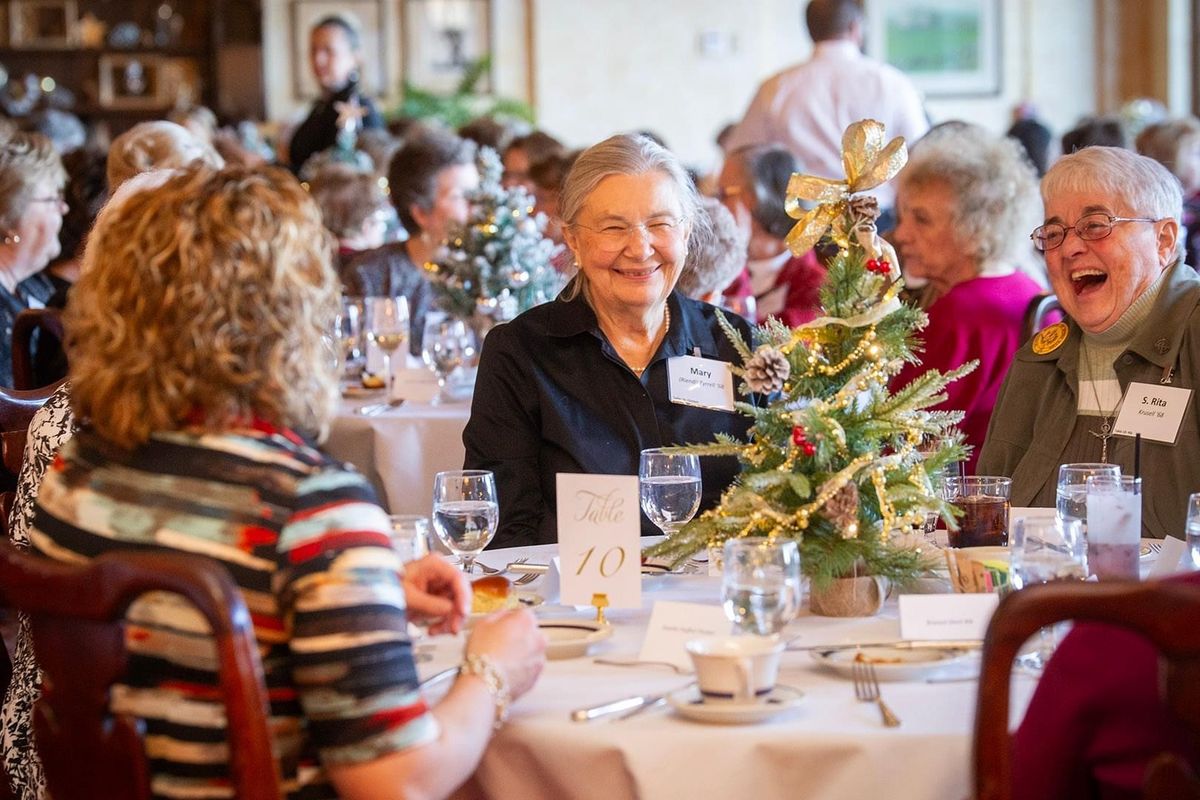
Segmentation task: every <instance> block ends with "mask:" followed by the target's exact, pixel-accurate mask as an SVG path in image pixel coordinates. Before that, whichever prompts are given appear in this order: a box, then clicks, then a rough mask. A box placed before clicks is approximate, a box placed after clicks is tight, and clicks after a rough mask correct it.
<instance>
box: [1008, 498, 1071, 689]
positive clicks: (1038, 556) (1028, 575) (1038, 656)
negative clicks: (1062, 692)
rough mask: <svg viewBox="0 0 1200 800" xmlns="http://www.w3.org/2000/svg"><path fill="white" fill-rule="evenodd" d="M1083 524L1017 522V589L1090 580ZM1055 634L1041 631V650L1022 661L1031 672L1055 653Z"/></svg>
mask: <svg viewBox="0 0 1200 800" xmlns="http://www.w3.org/2000/svg"><path fill="white" fill-rule="evenodd" d="M1082 528H1083V526H1082V523H1081V522H1080V521H1079V520H1077V519H1060V518H1059V517H1058V516H1057V515H1055V516H1053V517H1052V516H1049V515H1047V516H1035V517H1024V518H1019V519H1017V520H1015V521H1014V523H1013V537H1012V545H1011V547H1010V555H1009V557H1010V567H1009V569H1010V577H1011V578H1012V583H1013V587H1014V588H1016V589H1018V590H1020V589H1024V588H1025V587H1026V586H1033V585H1035V584H1039V583H1050V582H1052V581H1082V580H1084V579H1085V578H1087V574H1088V571H1087V549H1086V542H1085V541H1084V538H1083V533H1082ZM1054 646H1055V642H1054V638H1053V631H1052V630H1051V629H1049V628H1042V629H1041V630H1040V631H1038V647H1037V650H1035V651H1034V652H1032V653H1026V654H1025V655H1023V656H1021V657H1020V658H1019V659H1018V660H1019V661H1020V662H1021V664H1022V665H1024V666H1026V667H1029V668H1030V669H1035V670H1040V669H1042V668H1043V667H1045V665H1046V661H1047V660H1049V658H1050V654H1051V653H1052V652H1054Z"/></svg>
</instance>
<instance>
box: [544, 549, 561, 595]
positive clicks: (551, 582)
mask: <svg viewBox="0 0 1200 800" xmlns="http://www.w3.org/2000/svg"><path fill="white" fill-rule="evenodd" d="M541 592H542V597H544V598H545V599H546V602H547V603H557V602H558V601H559V595H560V594H561V593H562V563H561V561H560V560H559V558H558V556H555V557H554V558H552V559H550V566H549V567H547V568H546V577H545V578H543V579H542V587H541Z"/></svg>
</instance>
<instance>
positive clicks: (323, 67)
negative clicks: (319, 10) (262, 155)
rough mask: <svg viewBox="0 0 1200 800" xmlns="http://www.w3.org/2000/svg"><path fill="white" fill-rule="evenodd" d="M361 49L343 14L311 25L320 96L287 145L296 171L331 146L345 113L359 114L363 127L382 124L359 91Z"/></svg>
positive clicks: (310, 46)
mask: <svg viewBox="0 0 1200 800" xmlns="http://www.w3.org/2000/svg"><path fill="white" fill-rule="evenodd" d="M361 51H362V40H361V37H360V36H359V33H358V29H357V28H355V27H354V25H352V24H351V23H350V21H349V20H348V19H347V18H346V17H342V16H338V15H330V16H327V17H323V18H322V19H320V20H319V21H318V22H317V24H316V25H314V26H313V29H312V33H310V34H309V44H308V57H309V63H310V64H311V65H312V71H313V77H315V78H316V79H317V83H318V84H319V85H320V87H321V97H320V99H318V100H317V101H316V102H315V103H313V107H312V110H311V111H310V112H309V114H308V117H307V118H306V119H305V120H304V122H302V123H300V127H298V128H296V132H295V133H294V134H292V139H291V142H289V144H288V161H289V163H290V164H291V166H292V170H293V171H294V172H297V173H299V172H300V169H301V167H303V166H304V162H305V161H307V160H308V159H309V158H311V157H312V156H314V155H316V154H317V153H319V152H321V151H322V150H326V149H328V148H330V147H332V146H333V145H334V143H335V142H336V141H337V134H338V121H339V119H344V118H346V116H347V114H352V115H354V116H358V115H361V118H360V129H362V130H365V129H368V128H382V127H383V117H381V116H380V115H379V111H378V110H377V109H376V108H375V105H374V103H372V102H371V100H370V99H369V98H368V97H366V96H365V95H363V94H362V93H361V92H360V91H359V86H358V81H359V67H360V66H361V63H362V52H361ZM355 105H357V106H358V108H357V109H355Z"/></svg>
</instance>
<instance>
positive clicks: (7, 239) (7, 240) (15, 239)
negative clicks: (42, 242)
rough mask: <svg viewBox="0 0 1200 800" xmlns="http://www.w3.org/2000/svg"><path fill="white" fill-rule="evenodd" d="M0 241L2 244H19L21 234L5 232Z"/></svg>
mask: <svg viewBox="0 0 1200 800" xmlns="http://www.w3.org/2000/svg"><path fill="white" fill-rule="evenodd" d="M0 243H3V244H20V243H21V235H20V234H17V233H6V234H4V237H3V238H0Z"/></svg>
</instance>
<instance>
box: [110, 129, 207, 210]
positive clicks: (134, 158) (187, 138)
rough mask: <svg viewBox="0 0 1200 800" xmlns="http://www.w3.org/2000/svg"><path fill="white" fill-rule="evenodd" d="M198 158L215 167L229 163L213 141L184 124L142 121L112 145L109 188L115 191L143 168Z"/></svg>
mask: <svg viewBox="0 0 1200 800" xmlns="http://www.w3.org/2000/svg"><path fill="white" fill-rule="evenodd" d="M197 162H198V163H202V164H205V165H207V166H209V167H212V168H214V169H220V168H221V167H223V166H225V159H223V158H221V156H220V155H219V154H218V153H217V151H216V150H215V149H213V146H212V145H210V144H208V143H207V142H205V141H204V140H202V139H200V138H199V137H198V136H196V135H195V134H194V133H192V132H191V131H189V130H188V129H187V128H185V127H183V126H182V125H177V124H176V123H174V122H168V121H167V120H152V121H150V122H139V123H138V124H137V125H134V126H133V127H132V128H130V129H129V130H127V131H125V132H124V133H122V134H121V135H120V136H118V137H117V138H116V139H113V141H112V144H111V145H109V147H108V191H109V192H110V193H111V192H115V191H116V190H117V188H118V187H119V186H120V185H121V184H122V183H124V182H125V181H127V180H129V179H130V178H132V177H133V176H134V175H137V174H139V173H142V172H149V171H151V170H155V169H177V168H180V167H186V166H188V165H189V164H193V163H197Z"/></svg>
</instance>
